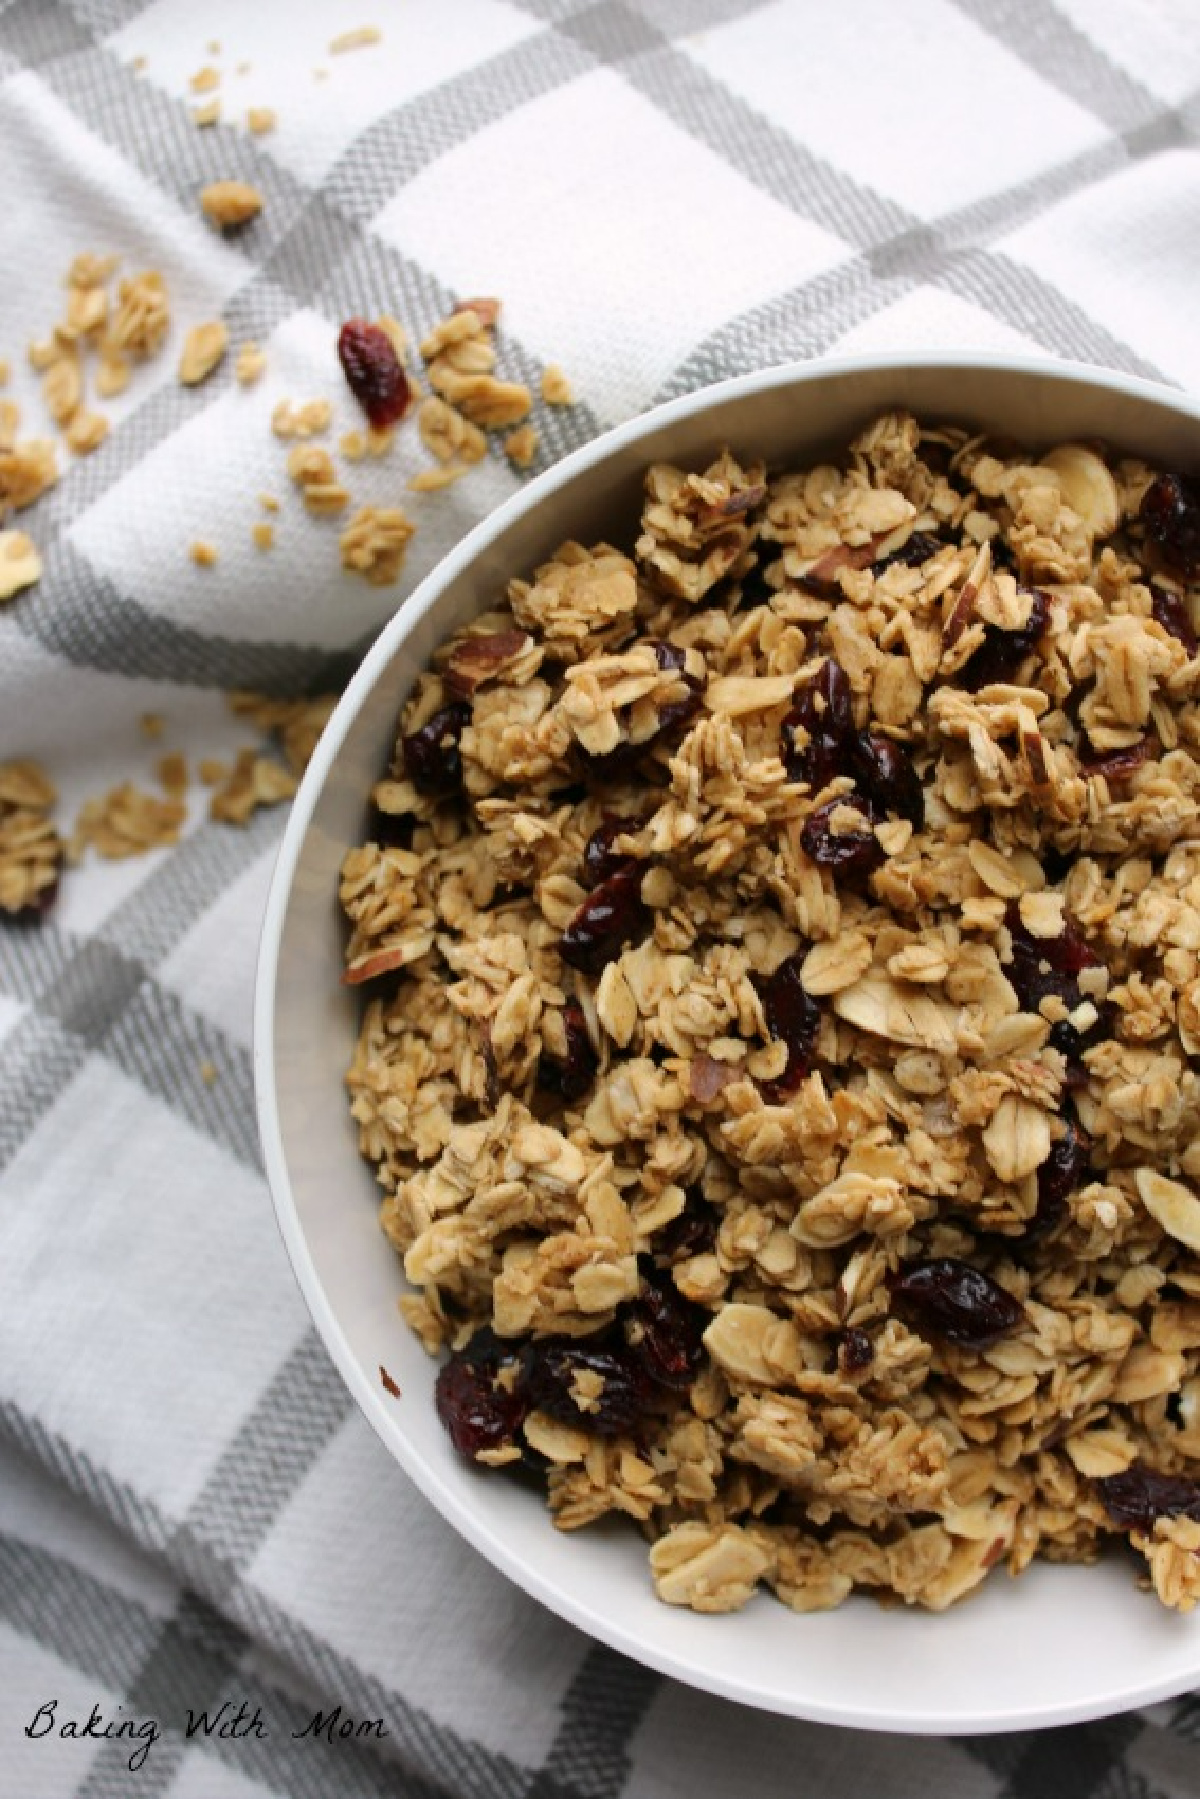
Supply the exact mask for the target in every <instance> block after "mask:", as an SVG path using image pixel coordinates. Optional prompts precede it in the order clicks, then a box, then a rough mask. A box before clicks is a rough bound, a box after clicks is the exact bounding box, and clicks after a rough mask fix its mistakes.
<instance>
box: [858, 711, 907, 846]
mask: <svg viewBox="0 0 1200 1799" xmlns="http://www.w3.org/2000/svg"><path fill="white" fill-rule="evenodd" d="M851 762H852V765H853V769H854V778H855V781H856V783H857V786H858V790H859V792H860V793H861V794H862V795H863V798H864V799H866V800H868V801H869V802H870V804H871V806H872V807H874V808H875V809H876V810H877V811H878V812H879V814H880V816H882V815H883V814H885V813H887V812H894V813H895V814H896V816H897V817H898V818H907V819H908V821H909V823H910V824H911V825H912V827H913V829H914V830H916V831H919V830H920V829H921V826H922V825H923V824H924V823H925V795H924V794H923V793H922V791H921V780H920V777H919V775H918V774H917V771H916V769H915V768H914V767H913V760H912V757H911V756H910V755H909V753H908V751H907V750H906V749H905V748H904V745H903V744H900V743H896V742H894V741H893V740H892V738H890V737H884V736H883V735H882V734H881V733H880V732H878V731H864V733H863V734H862V736H861V737H859V738H857V739H856V741H855V743H854V747H853V749H852V751H851Z"/></svg>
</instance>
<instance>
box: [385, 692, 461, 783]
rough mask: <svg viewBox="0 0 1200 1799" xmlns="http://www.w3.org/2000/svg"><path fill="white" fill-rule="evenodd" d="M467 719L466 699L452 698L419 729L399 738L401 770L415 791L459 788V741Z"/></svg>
mask: <svg viewBox="0 0 1200 1799" xmlns="http://www.w3.org/2000/svg"><path fill="white" fill-rule="evenodd" d="M470 722H471V708H470V706H469V705H468V704H467V702H466V701H465V700H452V701H451V703H450V705H448V706H443V707H442V709H441V711H440V712H435V713H434V715H433V717H432V718H431V719H428V720H427V721H426V723H425V724H423V725H422V726H421V727H420V729H419V730H416V731H413V732H411V733H410V734H409V735H408V736H407V737H402V738H401V739H400V747H401V753H402V755H403V758H404V772H405V774H406V775H407V776H408V778H409V780H410V781H411V782H412V784H413V786H414V787H415V788H416V790H417V792H418V793H424V794H428V795H431V796H437V795H445V794H449V793H457V792H458V791H459V789H460V788H461V786H462V756H461V755H460V754H459V748H458V740H459V738H460V737H461V736H462V734H463V731H464V730H465V729H466V727H467V725H469V724H470Z"/></svg>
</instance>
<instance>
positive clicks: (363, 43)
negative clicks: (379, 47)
mask: <svg viewBox="0 0 1200 1799" xmlns="http://www.w3.org/2000/svg"><path fill="white" fill-rule="evenodd" d="M382 36H383V33H382V32H381V31H380V29H379V27H378V26H377V25H359V26H358V27H357V29H356V30H354V31H343V32H341V33H340V34H339V35H338V36H337V37H335V38H332V39H331V40H330V44H329V54H330V55H331V56H344V55H345V53H346V51H347V50H365V49H366V48H367V46H368V45H369V44H377V43H379V41H380V39H381V37H382Z"/></svg>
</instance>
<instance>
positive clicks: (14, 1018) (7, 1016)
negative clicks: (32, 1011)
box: [0, 993, 29, 1043]
mask: <svg viewBox="0 0 1200 1799" xmlns="http://www.w3.org/2000/svg"><path fill="white" fill-rule="evenodd" d="M28 1010H29V1008H28V1006H26V1005H25V1004H24V1003H23V1002H22V1001H21V1000H19V999H10V998H9V996H8V994H7V993H0V1043H3V1042H4V1039H5V1038H6V1037H7V1036H8V1034H9V1032H10V1031H14V1030H15V1029H16V1028H17V1026H18V1025H19V1024H20V1022H21V1020H22V1019H23V1018H24V1017H25V1015H26V1013H27V1012H28Z"/></svg>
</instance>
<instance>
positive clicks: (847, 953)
mask: <svg viewBox="0 0 1200 1799" xmlns="http://www.w3.org/2000/svg"><path fill="white" fill-rule="evenodd" d="M871 956H872V950H871V945H870V942H869V941H868V939H867V938H866V937H865V936H864V935H863V933H862V932H861V931H843V932H842V934H841V936H840V937H835V938H834V939H833V941H832V942H829V943H814V944H813V946H812V948H811V949H810V950H809V952H808V954H807V955H806V956H805V958H804V966H803V967H802V968H801V970H800V978H801V980H802V982H803V983H804V986H805V989H806V990H807V991H808V992H809V993H812V994H822V993H840V992H841V991H842V989H843V988H844V987H852V986H853V985H854V983H855V981H857V980H858V979H859V978H860V976H862V975H864V974H866V972H867V970H868V968H870V966H871Z"/></svg>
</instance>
